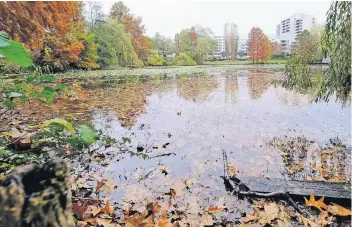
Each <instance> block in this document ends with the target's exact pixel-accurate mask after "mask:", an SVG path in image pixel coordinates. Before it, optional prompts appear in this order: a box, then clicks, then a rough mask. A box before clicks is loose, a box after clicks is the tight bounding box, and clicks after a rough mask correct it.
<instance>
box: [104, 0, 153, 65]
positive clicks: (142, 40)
mask: <svg viewBox="0 0 352 227" xmlns="http://www.w3.org/2000/svg"><path fill="white" fill-rule="evenodd" d="M109 17H110V18H112V19H117V20H118V22H119V23H121V24H123V25H124V26H125V32H126V33H128V34H130V35H131V42H132V46H133V49H134V51H135V52H136V54H137V55H138V58H139V59H140V60H142V61H143V63H146V61H147V58H148V56H149V54H151V51H152V50H151V49H150V46H151V45H150V39H149V38H148V37H147V36H146V35H144V33H145V27H144V25H143V24H142V18H141V17H136V16H134V15H132V14H131V13H130V10H129V9H128V8H127V7H126V6H125V5H124V4H123V3H122V2H121V1H119V2H117V3H114V5H113V6H112V8H111V10H110V15H109Z"/></svg>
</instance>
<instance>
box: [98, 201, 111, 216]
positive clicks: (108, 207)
mask: <svg viewBox="0 0 352 227" xmlns="http://www.w3.org/2000/svg"><path fill="white" fill-rule="evenodd" d="M101 212H105V213H107V214H112V212H114V208H113V207H112V206H110V201H109V200H106V203H105V207H104V208H102V209H101Z"/></svg>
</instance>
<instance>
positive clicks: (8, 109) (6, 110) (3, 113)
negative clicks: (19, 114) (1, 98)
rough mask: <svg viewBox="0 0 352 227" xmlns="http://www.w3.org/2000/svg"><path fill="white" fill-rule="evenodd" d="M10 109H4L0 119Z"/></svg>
mask: <svg viewBox="0 0 352 227" xmlns="http://www.w3.org/2000/svg"><path fill="white" fill-rule="evenodd" d="M9 110H10V109H6V110H5V111H4V112H2V113H1V114H0V117H1V116H2V115H4V114H5V113H7V111H9Z"/></svg>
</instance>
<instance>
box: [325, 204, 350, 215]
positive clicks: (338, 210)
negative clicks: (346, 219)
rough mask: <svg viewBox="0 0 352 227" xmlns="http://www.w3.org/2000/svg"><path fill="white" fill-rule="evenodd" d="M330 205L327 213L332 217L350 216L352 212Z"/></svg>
mask: <svg viewBox="0 0 352 227" xmlns="http://www.w3.org/2000/svg"><path fill="white" fill-rule="evenodd" d="M331 204H332V205H329V206H328V211H329V212H330V213H332V214H333V215H337V216H350V215H352V211H351V210H349V209H346V208H344V207H342V206H340V205H338V204H336V203H331Z"/></svg>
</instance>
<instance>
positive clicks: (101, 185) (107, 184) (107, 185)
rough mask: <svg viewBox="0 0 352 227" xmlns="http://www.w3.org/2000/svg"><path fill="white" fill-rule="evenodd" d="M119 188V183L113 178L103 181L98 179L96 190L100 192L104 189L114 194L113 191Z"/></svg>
mask: <svg viewBox="0 0 352 227" xmlns="http://www.w3.org/2000/svg"><path fill="white" fill-rule="evenodd" d="M116 188H117V185H116V184H114V183H113V182H112V180H111V179H104V180H102V181H97V186H96V187H95V191H96V192H99V191H102V190H105V191H107V192H108V193H109V194H112V191H113V190H114V189H116Z"/></svg>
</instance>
